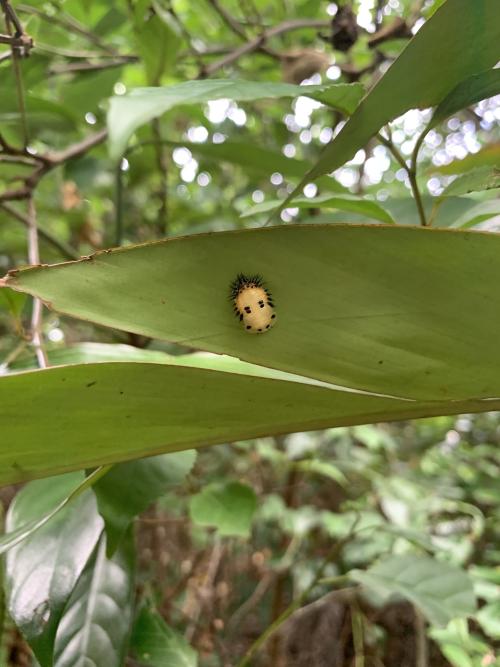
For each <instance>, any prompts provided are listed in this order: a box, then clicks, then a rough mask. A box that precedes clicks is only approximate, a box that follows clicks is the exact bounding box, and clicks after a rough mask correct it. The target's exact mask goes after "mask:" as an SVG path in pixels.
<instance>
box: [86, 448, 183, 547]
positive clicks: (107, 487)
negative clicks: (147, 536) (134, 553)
mask: <svg viewBox="0 0 500 667" xmlns="http://www.w3.org/2000/svg"><path fill="white" fill-rule="evenodd" d="M195 459H196V452H194V451H186V452H176V453H174V454H162V455H161V456H154V457H152V458H149V459H144V460H142V461H130V462H128V463H120V464H118V465H116V466H114V467H113V468H112V469H111V470H110V472H109V473H108V474H107V475H106V477H105V478H104V479H101V480H100V481H99V482H98V483H97V484H96V485H95V486H94V493H95V494H96V498H97V504H98V507H99V512H100V513H101V516H102V517H103V519H104V523H105V526H106V535H107V553H108V555H111V554H113V553H114V551H115V549H116V548H117V546H118V544H119V543H120V540H121V539H122V537H123V535H124V533H125V531H126V529H127V527H128V526H129V524H130V522H131V521H132V519H133V518H134V516H136V515H137V514H140V513H141V512H143V511H144V510H145V509H147V508H148V507H149V505H150V504H151V503H152V502H153V501H154V500H156V498H158V497H159V496H161V495H162V494H164V493H166V492H167V491H169V490H171V489H172V488H173V487H175V486H177V485H179V484H180V483H181V482H182V481H183V480H184V478H185V477H186V475H187V474H188V473H189V471H190V470H191V468H192V467H193V465H194V462H195Z"/></svg>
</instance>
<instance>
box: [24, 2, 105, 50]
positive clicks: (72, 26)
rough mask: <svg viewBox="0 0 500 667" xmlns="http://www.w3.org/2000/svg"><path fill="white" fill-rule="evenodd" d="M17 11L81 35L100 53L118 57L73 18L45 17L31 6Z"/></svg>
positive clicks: (60, 16) (64, 15) (61, 16)
mask: <svg viewBox="0 0 500 667" xmlns="http://www.w3.org/2000/svg"><path fill="white" fill-rule="evenodd" d="M17 10H18V11H19V12H24V13H25V14H34V15H35V16H38V17H39V18H41V19H42V20H43V21H47V22H48V23H50V24H51V25H59V26H61V27H62V28H65V29H66V30H70V31H71V32H75V33H77V34H78V35H81V36H82V37H84V38H85V39H86V40H87V41H88V42H91V43H92V44H94V45H95V46H97V47H98V48H99V49H101V50H102V51H105V52H106V53H109V54H111V55H113V56H116V55H118V54H117V52H116V50H115V49H114V48H112V47H110V46H108V45H107V44H104V43H103V42H102V41H101V39H100V38H99V37H98V36H97V35H96V34H94V33H93V32H92V31H90V30H87V28H86V27H85V26H84V25H82V24H81V23H80V22H79V21H77V20H76V19H75V18H73V17H72V16H69V15H68V14H62V15H61V14H60V13H59V14H57V15H51V16H49V15H47V14H46V13H45V12H44V11H43V10H42V9H37V8H36V7H32V6H31V5H23V4H20V5H17Z"/></svg>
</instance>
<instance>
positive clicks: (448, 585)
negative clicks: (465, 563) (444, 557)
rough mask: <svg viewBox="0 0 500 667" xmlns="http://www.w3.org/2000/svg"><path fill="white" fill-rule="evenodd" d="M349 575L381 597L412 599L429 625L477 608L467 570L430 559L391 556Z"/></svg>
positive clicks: (464, 614)
mask: <svg viewBox="0 0 500 667" xmlns="http://www.w3.org/2000/svg"><path fill="white" fill-rule="evenodd" d="M349 576H350V577H352V578H353V579H355V580H356V581H359V582H360V583H361V584H363V585H364V586H367V587H368V588H371V589H373V590H374V591H375V592H376V593H378V594H379V595H382V597H383V598H388V597H390V596H391V595H392V594H398V595H402V596H403V597H405V598H406V599H408V600H410V602H413V604H415V605H416V606H417V607H418V608H419V609H420V611H421V612H422V613H423V614H424V616H425V617H426V618H427V620H428V621H429V622H430V623H431V624H432V625H438V626H440V625H446V624H447V623H448V622H449V621H451V620H452V619H454V618H459V617H463V616H470V615H472V614H473V613H474V612H475V610H476V601H475V597H474V590H473V587H472V582H471V580H470V578H469V576H468V575H467V573H466V572H464V571H463V570H460V569H459V568H457V567H455V566H452V565H448V564H446V563H442V562H440V561H437V560H434V559H433V558H428V557H423V556H414V555H410V554H408V555H405V556H390V557H389V558H386V559H385V560H382V561H380V562H378V563H376V564H375V565H373V566H372V567H370V568H368V569H367V570H365V571H361V570H353V571H352V572H350V574H349Z"/></svg>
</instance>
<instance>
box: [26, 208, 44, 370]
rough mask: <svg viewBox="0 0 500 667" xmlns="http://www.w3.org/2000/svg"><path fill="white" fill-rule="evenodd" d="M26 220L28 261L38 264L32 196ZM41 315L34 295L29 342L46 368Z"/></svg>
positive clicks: (40, 364) (41, 365)
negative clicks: (27, 222)
mask: <svg viewBox="0 0 500 667" xmlns="http://www.w3.org/2000/svg"><path fill="white" fill-rule="evenodd" d="M28 220H29V227H28V261H29V263H30V264H40V251H39V247H38V229H37V225H36V209H35V202H34V201H33V197H30V198H29V199H28ZM42 317H43V313H42V302H41V301H40V299H37V298H36V297H35V298H34V299H33V310H32V313H31V344H32V345H33V347H34V348H35V355H36V358H37V361H38V366H39V367H40V368H47V366H48V360H47V355H46V353H45V350H44V348H43V344H42V333H41V332H42Z"/></svg>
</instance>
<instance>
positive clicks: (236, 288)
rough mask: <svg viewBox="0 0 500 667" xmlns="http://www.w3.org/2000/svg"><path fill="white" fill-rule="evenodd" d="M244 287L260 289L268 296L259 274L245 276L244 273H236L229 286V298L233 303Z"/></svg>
mask: <svg viewBox="0 0 500 667" xmlns="http://www.w3.org/2000/svg"><path fill="white" fill-rule="evenodd" d="M245 287H262V288H263V289H264V290H265V291H266V294H269V292H268V291H267V289H266V288H265V287H264V283H263V279H262V276H260V275H259V274H254V275H249V276H246V275H245V274H244V273H238V275H237V276H236V278H235V279H234V280H233V282H232V283H231V285H230V288H229V289H230V294H229V298H230V299H231V300H233V301H234V299H236V297H237V296H238V294H239V293H240V292H241V290H242V289H243V288H245Z"/></svg>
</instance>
